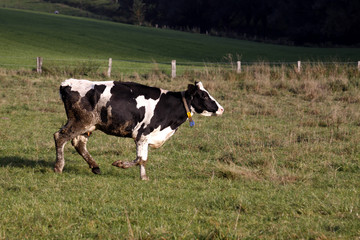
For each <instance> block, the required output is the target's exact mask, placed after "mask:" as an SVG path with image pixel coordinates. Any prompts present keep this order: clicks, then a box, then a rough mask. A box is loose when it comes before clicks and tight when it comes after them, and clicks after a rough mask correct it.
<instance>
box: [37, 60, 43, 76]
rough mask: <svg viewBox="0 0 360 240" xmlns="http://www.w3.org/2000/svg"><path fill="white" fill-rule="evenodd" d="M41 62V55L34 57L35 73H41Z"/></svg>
mask: <svg viewBox="0 0 360 240" xmlns="http://www.w3.org/2000/svg"><path fill="white" fill-rule="evenodd" d="M42 63H43V59H42V57H37V58H36V72H37V73H42Z"/></svg>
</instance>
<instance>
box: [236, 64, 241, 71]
mask: <svg viewBox="0 0 360 240" xmlns="http://www.w3.org/2000/svg"><path fill="white" fill-rule="evenodd" d="M236 72H237V73H241V61H237V68H236Z"/></svg>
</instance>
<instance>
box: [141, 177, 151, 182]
mask: <svg viewBox="0 0 360 240" xmlns="http://www.w3.org/2000/svg"><path fill="white" fill-rule="evenodd" d="M141 180H143V181H149V180H150V179H149V178H148V176H141Z"/></svg>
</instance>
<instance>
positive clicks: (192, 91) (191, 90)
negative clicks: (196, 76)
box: [187, 84, 197, 96]
mask: <svg viewBox="0 0 360 240" xmlns="http://www.w3.org/2000/svg"><path fill="white" fill-rule="evenodd" d="M196 90H197V87H196V85H192V84H189V85H188V90H187V92H188V93H189V94H190V96H193V95H194V94H195V92H196Z"/></svg>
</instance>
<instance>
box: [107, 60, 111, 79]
mask: <svg viewBox="0 0 360 240" xmlns="http://www.w3.org/2000/svg"><path fill="white" fill-rule="evenodd" d="M111 67H112V58H109V68H108V71H107V76H108V77H110V76H111Z"/></svg>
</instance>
